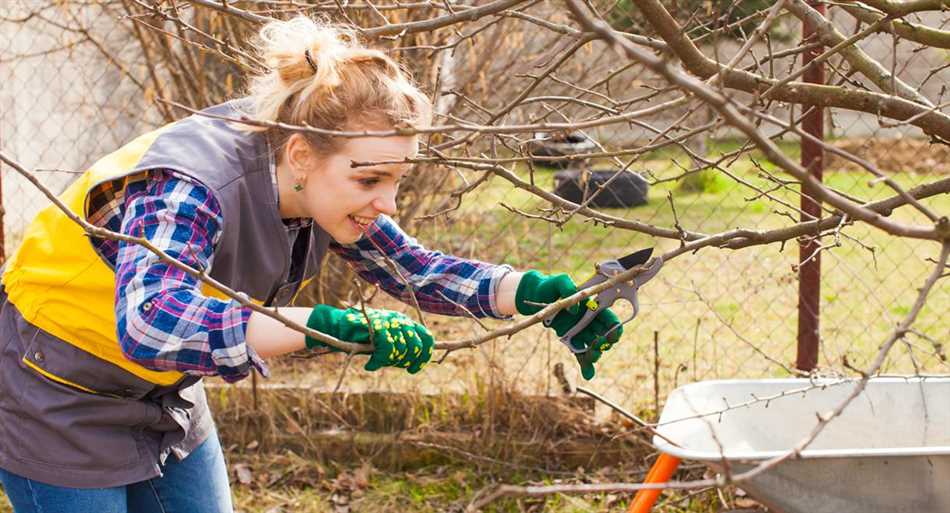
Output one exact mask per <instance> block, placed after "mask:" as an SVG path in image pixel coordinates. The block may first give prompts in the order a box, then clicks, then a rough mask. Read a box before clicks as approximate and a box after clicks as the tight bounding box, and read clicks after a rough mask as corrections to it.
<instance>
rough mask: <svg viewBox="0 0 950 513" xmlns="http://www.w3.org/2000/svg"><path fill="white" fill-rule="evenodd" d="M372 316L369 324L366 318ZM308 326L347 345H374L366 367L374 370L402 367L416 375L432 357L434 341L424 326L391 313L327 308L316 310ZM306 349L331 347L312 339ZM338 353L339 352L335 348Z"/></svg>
mask: <svg viewBox="0 0 950 513" xmlns="http://www.w3.org/2000/svg"><path fill="white" fill-rule="evenodd" d="M367 316H368V317H369V322H367V320H366V317H367ZM369 323H372V330H373V337H372V341H370V329H369ZM307 327H308V328H312V329H315V330H317V331H319V332H321V333H326V334H327V335H330V336H332V337H334V338H338V339H340V340H343V341H345V342H354V343H359V344H364V343H372V344H373V347H374V350H373V354H372V356H370V358H369V361H368V362H366V365H365V366H364V367H363V368H364V369H366V370H368V371H374V370H377V369H380V368H382V367H402V368H404V369H406V370H407V371H409V374H415V373H417V372H419V371H420V370H422V367H424V366H425V364H426V363H427V362H428V361H429V358H431V357H432V346H433V345H434V344H435V341H434V340H433V339H432V335H431V334H430V333H429V330H427V329H426V327H425V326H423V325H421V324H418V323H416V322H415V321H413V320H412V319H410V318H409V317H406V316H405V315H403V314H401V313H399V312H392V311H389V310H371V309H367V310H366V315H363V312H362V311H361V310H357V309H356V308H348V309H346V310H340V309H339V308H333V307H332V306H327V305H317V306H315V307H313V311H312V312H311V313H310V318H309V319H308V320H307ZM306 340H307V348H309V349H313V348H315V347H321V348H326V347H330V346H329V345H327V344H324V343H323V342H320V341H319V340H317V339H315V338H311V337H306ZM334 350H336V351H339V349H334Z"/></svg>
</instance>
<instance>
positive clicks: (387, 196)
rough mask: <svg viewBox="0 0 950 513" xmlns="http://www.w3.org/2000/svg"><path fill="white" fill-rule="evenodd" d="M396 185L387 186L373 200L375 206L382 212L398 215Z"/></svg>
mask: <svg viewBox="0 0 950 513" xmlns="http://www.w3.org/2000/svg"><path fill="white" fill-rule="evenodd" d="M396 191H397V188H396V187H390V188H387V189H386V190H385V191H384V192H383V193H382V194H380V195H379V196H377V197H376V198H375V199H374V200H373V208H375V209H376V210H378V211H379V212H380V213H381V214H386V215H388V216H392V215H396Z"/></svg>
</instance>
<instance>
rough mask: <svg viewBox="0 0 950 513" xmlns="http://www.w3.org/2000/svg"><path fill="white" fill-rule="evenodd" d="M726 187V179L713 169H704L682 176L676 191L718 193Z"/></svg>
mask: <svg viewBox="0 0 950 513" xmlns="http://www.w3.org/2000/svg"><path fill="white" fill-rule="evenodd" d="M725 188H726V183H725V179H723V178H722V177H721V176H719V174H718V173H716V172H715V171H713V170H712V169H703V170H700V171H696V172H694V173H690V174H688V175H686V176H684V177H683V178H680V179H679V184H678V185H677V186H676V191H677V192H682V193H687V194H699V193H707V194H717V193H719V192H722V191H723V190H724V189H725Z"/></svg>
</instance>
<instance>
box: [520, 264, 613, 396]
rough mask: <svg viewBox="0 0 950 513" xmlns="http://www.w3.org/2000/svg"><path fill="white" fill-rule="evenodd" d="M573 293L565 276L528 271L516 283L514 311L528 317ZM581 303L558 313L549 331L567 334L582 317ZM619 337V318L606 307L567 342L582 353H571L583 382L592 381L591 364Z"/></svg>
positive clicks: (575, 287)
mask: <svg viewBox="0 0 950 513" xmlns="http://www.w3.org/2000/svg"><path fill="white" fill-rule="evenodd" d="M575 293H577V285H575V284H574V280H572V279H571V278H570V277H569V276H568V275H566V274H556V275H554V276H547V275H545V274H542V273H539V272H538V271H528V272H526V273H525V274H524V276H523V277H522V278H521V282H519V283H518V290H517V291H516V292H515V308H517V309H518V313H520V314H522V315H532V314H535V313H537V312H539V311H541V310H542V309H543V308H544V307H545V306H547V305H548V304H550V303H553V302H555V301H557V300H559V299H562V298H565V297H568V296H572V295H574V294H575ZM581 303H583V301H582V302H581ZM581 303H578V304H575V305H573V306H571V307H569V308H565V309H563V310H561V311H560V312H558V313H557V315H556V316H555V317H554V320H553V321H552V322H551V328H553V329H554V331H555V332H556V333H557V335H558V336H559V337H560V336H562V335H564V334H565V333H567V332H568V331H570V329H571V328H573V327H574V325H575V324H577V323H578V321H580V320H581V317H583V316H584V311H583V309H582V308H581ZM605 334H606V336H605ZM622 334H623V326H622V325H621V324H620V318H618V317H617V314H615V313H614V312H613V311H612V310H611V309H609V308H608V309H606V310H604V311H602V312H600V313H599V314H597V317H594V320H593V321H591V323H590V324H588V325H587V327H586V328H584V329H583V330H581V331H580V333H578V334H577V335H576V336H574V338H573V339H572V340H571V342H572V343H573V344H574V345H575V347H576V348H577V349H585V350H586V351H584V352H582V353H574V356H575V357H577V363H578V364H579V365H580V367H581V375H582V376H584V379H586V380H588V381H589V380H591V379H593V378H594V364H595V363H597V360H600V357H601V355H602V354H603V352H604V351H606V350H608V349H610V348H611V346H613V344H615V343H616V342H617V341H618V340H620V335H622Z"/></svg>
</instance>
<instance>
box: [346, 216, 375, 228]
mask: <svg viewBox="0 0 950 513" xmlns="http://www.w3.org/2000/svg"><path fill="white" fill-rule="evenodd" d="M350 219H352V220H353V221H354V222H355V223H356V224H358V225H359V226H360V227H361V228H366V227H367V226H369V225H370V223H372V222H373V221H374V220H375V219H372V218H368V217H358V216H353V215H351V216H350Z"/></svg>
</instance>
